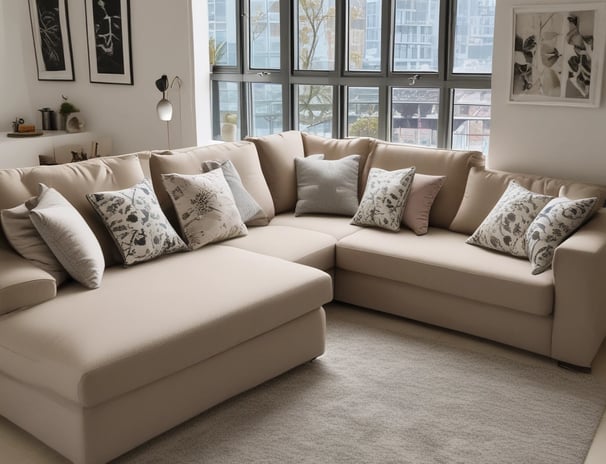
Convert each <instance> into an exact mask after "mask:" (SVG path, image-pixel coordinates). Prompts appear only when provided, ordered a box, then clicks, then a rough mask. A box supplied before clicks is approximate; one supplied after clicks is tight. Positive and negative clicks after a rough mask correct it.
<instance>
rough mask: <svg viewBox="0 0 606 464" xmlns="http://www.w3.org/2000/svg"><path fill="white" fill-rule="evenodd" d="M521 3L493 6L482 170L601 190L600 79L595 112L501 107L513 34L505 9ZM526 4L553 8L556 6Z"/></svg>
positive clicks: (604, 140)
mask: <svg viewBox="0 0 606 464" xmlns="http://www.w3.org/2000/svg"><path fill="white" fill-rule="evenodd" d="M523 3H524V2H520V1H519V0H498V1H497V7H496V21H495V46H494V55H493V56H494V59H493V75H492V118H491V133H490V154H489V156H488V165H489V167H491V168H494V169H501V170H506V171H514V172H515V171H517V172H527V173H534V174H544V175H549V176H554V177H566V178H573V179H578V180H582V181H587V182H595V183H599V184H606V105H605V104H604V102H605V100H606V79H605V80H604V81H603V82H602V83H601V85H602V87H603V89H602V102H601V106H600V107H599V108H578V107H563V106H540V105H520V104H512V103H509V102H508V101H507V100H508V92H509V73H510V66H511V64H510V57H511V47H512V30H513V24H512V13H511V8H512V6H513V5H520V4H523ZM532 3H533V4H540V3H546V4H547V3H549V4H553V3H557V0H556V1H554V0H534V1H533V2H532ZM560 3H562V2H560ZM568 3H571V2H568ZM600 59H602V60H604V57H600ZM605 77H606V76H605Z"/></svg>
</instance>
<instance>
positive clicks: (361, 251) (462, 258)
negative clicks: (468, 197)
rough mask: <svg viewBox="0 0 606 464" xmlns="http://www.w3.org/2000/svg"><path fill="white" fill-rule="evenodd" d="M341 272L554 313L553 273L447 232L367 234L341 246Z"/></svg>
mask: <svg viewBox="0 0 606 464" xmlns="http://www.w3.org/2000/svg"><path fill="white" fill-rule="evenodd" d="M337 267H338V268H340V269H344V270H348V271H353V272H359V273H362V274H367V275H371V276H375V277H379V278H383V279H389V280H393V281H397V282H402V283H407V284H411V285H416V286H419V287H423V288H427V289H431V290H432V291H434V292H442V293H444V294H449V295H455V296H459V297H462V298H467V299H469V300H476V301H480V302H482V303H487V304H491V305H496V306H501V307H504V308H509V309H513V310H516V311H522V312H526V313H531V314H536V315H540V316H545V315H548V314H551V312H552V310H553V302H554V296H553V293H554V283H553V274H552V272H551V271H547V272H545V273H543V274H540V275H537V276H533V275H532V274H531V273H530V264H529V263H528V261H527V260H522V259H512V258H511V256H508V255H504V254H501V253H495V252H492V251H488V250H485V249H482V248H478V247H471V246H469V245H467V244H465V236H464V235H460V234H455V233H452V232H449V231H447V230H443V229H441V228H430V229H429V232H428V233H427V234H426V235H423V236H421V237H419V236H417V235H415V234H414V233H413V232H411V231H409V230H402V231H400V232H398V233H391V232H387V231H382V230H379V229H364V230H362V231H360V232H357V233H355V234H353V235H350V236H348V237H345V238H343V239H341V240H340V241H339V243H338V244H337Z"/></svg>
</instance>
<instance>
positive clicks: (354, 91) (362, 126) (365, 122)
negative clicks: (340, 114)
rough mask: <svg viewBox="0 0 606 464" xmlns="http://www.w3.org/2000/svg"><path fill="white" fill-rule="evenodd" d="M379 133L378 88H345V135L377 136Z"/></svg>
mask: <svg viewBox="0 0 606 464" xmlns="http://www.w3.org/2000/svg"><path fill="white" fill-rule="evenodd" d="M378 134H379V88H378V87H349V88H348V89H347V135H348V136H349V137H377V136H378Z"/></svg>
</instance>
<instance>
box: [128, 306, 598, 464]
mask: <svg viewBox="0 0 606 464" xmlns="http://www.w3.org/2000/svg"><path fill="white" fill-rule="evenodd" d="M537 364H538V365H537ZM605 399H606V389H605V388H604V385H601V384H600V383H599V382H598V381H597V380H596V379H595V378H594V377H592V376H591V375H587V374H581V373H575V372H569V371H566V370H563V369H560V368H558V367H557V366H556V365H555V364H554V363H551V362H547V361H546V362H540V363H536V362H535V363H527V364H524V363H521V362H517V361H513V360H511V359H508V358H505V357H502V356H499V355H492V354H484V353H478V352H475V351H470V350H469V349H462V348H459V347H456V346H452V345H451V344H446V343H444V342H440V341H439V340H432V339H431V338H430V337H410V336H404V335H401V334H398V333H392V332H391V331H386V330H381V329H377V328H373V327H369V326H368V325H366V324H361V323H357V322H353V321H352V320H349V319H348V318H345V317H342V316H340V313H339V311H337V312H335V313H331V311H330V310H328V341H327V351H326V354H325V355H324V356H322V357H320V358H318V359H317V360H315V361H314V362H312V363H308V364H306V365H304V366H301V367H299V368H297V369H294V370H292V371H290V372H288V373H286V374H285V375H282V376H280V377H278V378H277V379H274V380H272V381H270V382H267V383H265V384H263V385H261V386H259V387H257V388H255V389H253V390H251V391H249V392H246V393H244V394H242V395H240V396H238V397H236V398H233V399H231V400H229V401H227V402H225V403H223V404H221V405H219V406H217V407H215V408H213V409H211V410H209V411H207V412H205V413H203V414H201V415H200V416H198V417H196V418H194V419H192V420H190V421H189V422H187V423H185V424H183V425H181V426H179V427H177V428H175V429H173V430H171V431H169V432H167V433H165V434H164V435H162V436H160V437H158V438H156V439H154V440H152V441H150V442H148V443H146V444H145V445H143V446H141V447H139V448H137V449H135V450H134V451H131V452H130V453H128V454H126V455H124V456H123V457H121V458H120V459H118V460H117V461H116V462H117V463H118V462H119V463H121V464H139V463H146V464H153V463H174V464H190V463H230V464H231V463H314V464H316V463H415V464H417V463H444V464H451V463H466V464H468V463H478V464H490V463H499V464H500V463H516V464H522V463H532V464H541V463H545V464H557V463H562V464H574V463H579V464H582V463H583V461H584V458H585V456H586V454H587V452H588V450H589V446H590V445H591V441H592V438H593V436H594V433H595V430H596V428H597V425H598V423H599V421H600V418H601V414H602V412H603V410H604V407H605V404H606V401H605Z"/></svg>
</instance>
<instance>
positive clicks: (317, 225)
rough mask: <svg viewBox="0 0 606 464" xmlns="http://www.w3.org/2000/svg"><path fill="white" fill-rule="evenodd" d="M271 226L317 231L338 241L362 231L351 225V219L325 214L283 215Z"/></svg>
mask: <svg viewBox="0 0 606 464" xmlns="http://www.w3.org/2000/svg"><path fill="white" fill-rule="evenodd" d="M270 225H272V226H288V227H296V228H299V229H306V230H315V231H316V232H322V233H324V234H328V235H331V236H333V237H334V238H336V239H337V240H339V239H341V238H343V237H347V236H348V235H351V234H353V233H355V232H357V231H359V230H362V227H359V226H354V225H353V224H351V219H350V218H346V217H339V216H330V215H323V214H316V215H313V214H309V215H305V216H295V215H294V214H293V213H282V214H278V215H277V216H276V217H275V218H273V220H272V221H271V223H270Z"/></svg>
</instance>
